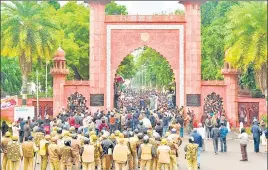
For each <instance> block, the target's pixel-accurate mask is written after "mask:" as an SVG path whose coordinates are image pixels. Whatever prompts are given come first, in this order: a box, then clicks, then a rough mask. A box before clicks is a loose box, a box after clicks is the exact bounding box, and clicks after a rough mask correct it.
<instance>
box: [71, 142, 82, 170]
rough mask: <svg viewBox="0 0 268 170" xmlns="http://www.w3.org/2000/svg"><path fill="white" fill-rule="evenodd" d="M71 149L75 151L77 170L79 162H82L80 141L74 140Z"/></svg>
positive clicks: (74, 157) (74, 158)
mask: <svg viewBox="0 0 268 170" xmlns="http://www.w3.org/2000/svg"><path fill="white" fill-rule="evenodd" d="M71 147H72V151H73V163H74V164H75V166H76V169H78V166H79V162H80V154H79V151H80V149H81V143H80V140H78V139H72V141H71Z"/></svg>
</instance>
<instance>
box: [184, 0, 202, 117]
mask: <svg viewBox="0 0 268 170" xmlns="http://www.w3.org/2000/svg"><path fill="white" fill-rule="evenodd" d="M181 3H182V4H184V6H185V20H186V24H185V34H186V35H185V99H186V94H199V95H200V96H201V15H200V2H189V1H186V2H181ZM200 100H202V99H200ZM184 103H185V107H186V108H185V110H187V108H190V110H194V113H195V115H196V120H197V121H198V122H200V118H201V113H202V112H203V111H202V109H201V108H202V106H195V107H189V106H187V102H186V101H185V102H184ZM200 104H201V103H200Z"/></svg>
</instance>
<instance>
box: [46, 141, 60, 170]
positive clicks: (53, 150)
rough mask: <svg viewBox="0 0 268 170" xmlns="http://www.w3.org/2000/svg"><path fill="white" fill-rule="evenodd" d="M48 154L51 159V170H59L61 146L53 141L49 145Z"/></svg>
mask: <svg viewBox="0 0 268 170" xmlns="http://www.w3.org/2000/svg"><path fill="white" fill-rule="evenodd" d="M48 155H49V161H50V169H51V170H59V169H60V159H59V156H60V148H59V146H58V145H57V144H56V143H51V144H49V145H48Z"/></svg>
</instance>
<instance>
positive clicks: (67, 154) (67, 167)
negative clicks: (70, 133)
mask: <svg viewBox="0 0 268 170" xmlns="http://www.w3.org/2000/svg"><path fill="white" fill-rule="evenodd" d="M60 153H61V156H60V166H61V169H62V170H71V169H72V166H73V163H72V159H73V152H72V148H71V140H69V139H67V140H65V141H64V146H63V147H62V148H61V149H60Z"/></svg>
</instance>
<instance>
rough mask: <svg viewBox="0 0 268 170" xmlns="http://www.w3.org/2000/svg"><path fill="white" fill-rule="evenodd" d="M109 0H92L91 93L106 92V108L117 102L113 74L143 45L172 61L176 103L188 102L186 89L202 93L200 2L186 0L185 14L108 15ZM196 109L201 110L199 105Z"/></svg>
mask: <svg viewBox="0 0 268 170" xmlns="http://www.w3.org/2000/svg"><path fill="white" fill-rule="evenodd" d="M106 3H107V2H104V1H102V2H100V1H97V0H96V1H94V0H93V1H90V2H89V6H90V15H91V16H90V18H91V20H90V85H91V94H104V106H103V109H106V108H107V109H111V108H112V107H113V106H114V103H113V102H114V100H113V99H114V93H113V91H114V90H113V89H114V87H113V86H114V78H115V77H114V76H115V74H116V70H117V68H118V66H119V64H120V63H121V62H122V60H123V59H124V57H125V56H127V54H129V53H130V52H132V51H133V50H134V49H137V48H139V47H142V46H149V47H151V48H153V49H155V50H156V51H157V52H159V53H160V54H162V55H163V56H164V57H165V58H166V60H167V61H168V62H169V63H170V66H171V69H172V70H173V72H174V75H175V80H176V93H177V94H176V105H177V106H185V93H189V94H200V89H201V83H200V81H201V68H200V55H201V51H200V4H199V3H185V7H186V8H185V15H165V16H158V15H151V16H142V15H137V16H122V15H117V16H106V15H105V4H106ZM186 21H187V22H186ZM185 40H187V43H186V41H185ZM187 49H191V50H188V51H187ZM185 68H187V69H185ZM187 83H188V86H187ZM190 84H191V86H190ZM186 87H187V88H186ZM92 108H94V106H92ZM95 108H96V109H97V108H99V107H95ZM193 109H194V110H195V111H197V112H199V107H196V108H193Z"/></svg>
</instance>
